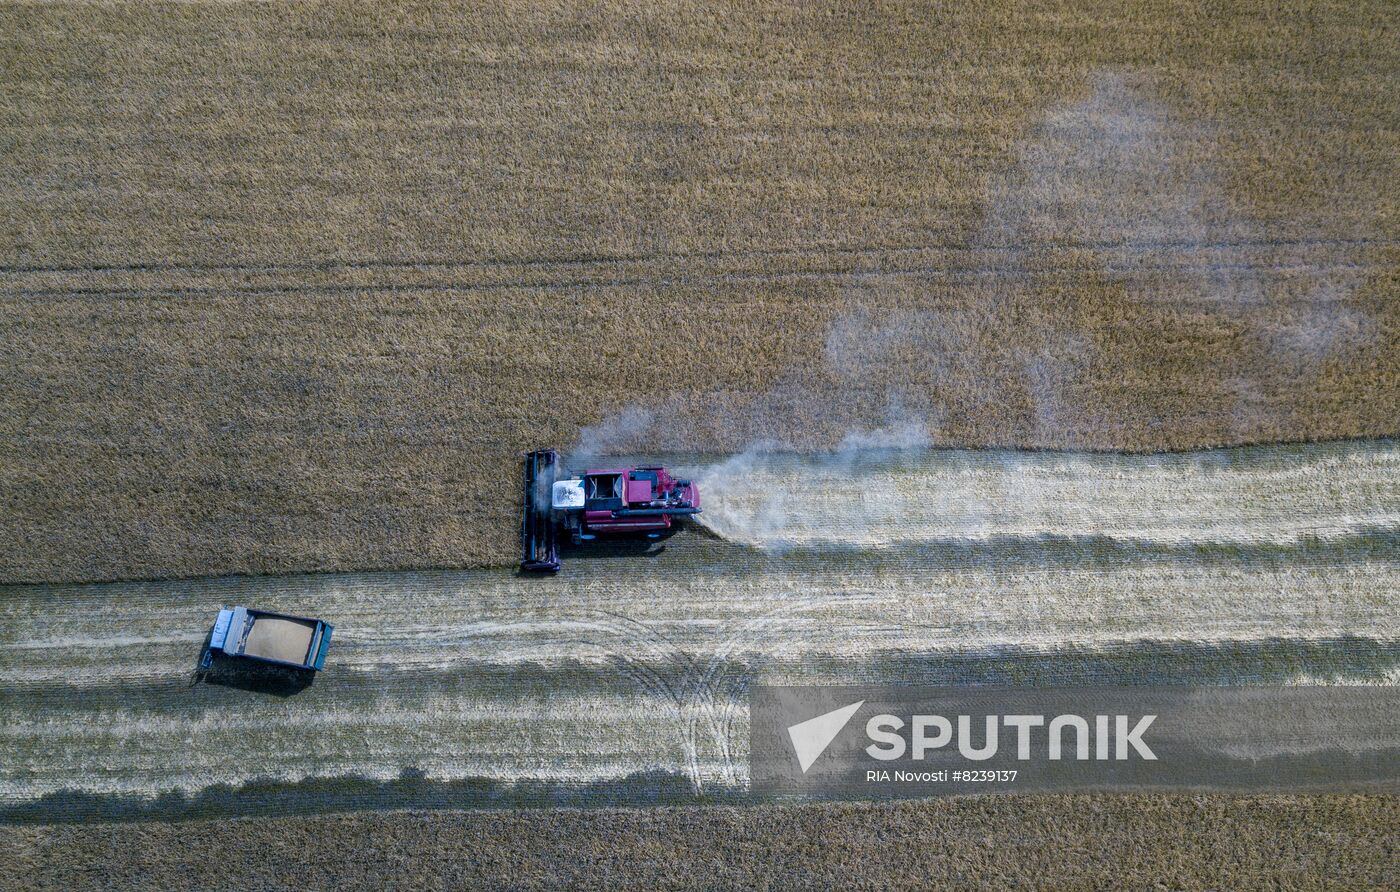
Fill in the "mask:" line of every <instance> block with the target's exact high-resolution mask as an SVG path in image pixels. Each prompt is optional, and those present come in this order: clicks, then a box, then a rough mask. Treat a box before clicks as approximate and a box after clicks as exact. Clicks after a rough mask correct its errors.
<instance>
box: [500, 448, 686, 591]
mask: <svg viewBox="0 0 1400 892" xmlns="http://www.w3.org/2000/svg"><path fill="white" fill-rule="evenodd" d="M699 513H700V490H699V489H698V488H697V487H696V485H695V484H694V483H692V482H691V481H689V480H678V479H676V478H675V477H672V476H671V475H670V474H668V473H666V469H665V468H659V467H637V468H604V469H596V470H588V471H584V472H582V473H581V474H577V475H571V474H568V473H566V472H563V471H561V469H560V467H559V453H558V452H556V451H555V450H553V449H539V450H536V451H534V452H527V453H525V518H524V520H523V521H522V522H521V525H520V550H521V557H520V569H522V570H532V571H537V572H544V573H553V572H555V571H556V570H558V569H559V537H560V535H561V534H564V535H568V536H569V540H570V542H571V543H572V544H574V545H579V544H581V543H584V542H589V541H592V540H596V539H599V538H601V537H608V538H618V537H647V538H653V539H656V538H660V537H661V536H663V535H665V534H666V533H667V532H668V531H670V530H671V529H672V525H673V524H674V522H675V520H676V518H678V517H683V516H686V515H690V514H699Z"/></svg>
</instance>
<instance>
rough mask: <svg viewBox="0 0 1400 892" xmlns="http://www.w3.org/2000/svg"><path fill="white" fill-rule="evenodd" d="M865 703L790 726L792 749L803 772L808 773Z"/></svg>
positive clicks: (789, 735)
mask: <svg viewBox="0 0 1400 892" xmlns="http://www.w3.org/2000/svg"><path fill="white" fill-rule="evenodd" d="M864 705H865V701H864V700H861V701H860V702H858V703H852V704H850V705H849V706H843V707H841V708H840V709H833V710H832V711H831V712H827V713H823V714H822V715H819V716H817V717H816V718H814V719H808V720H807V721H805V722H798V723H797V724H795V725H789V726H788V729H787V732H788V737H790V738H792V750H793V752H795V753H797V764H798V765H800V766H801V767H802V773H803V774H806V773H807V769H808V768H811V767H812V763H813V762H815V761H817V757H818V756H820V755H821V754H822V753H824V752H826V748H827V747H829V746H831V741H833V740H835V739H836V735H837V734H840V733H841V729H842V728H844V727H846V723H847V722H849V721H850V720H851V716H853V715H855V714H856V710H858V709H860V708H861V707H862V706H864Z"/></svg>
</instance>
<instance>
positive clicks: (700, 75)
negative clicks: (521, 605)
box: [0, 0, 1400, 582]
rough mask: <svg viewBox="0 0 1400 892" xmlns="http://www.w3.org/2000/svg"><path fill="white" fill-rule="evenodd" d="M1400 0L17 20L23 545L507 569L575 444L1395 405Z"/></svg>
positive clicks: (1281, 419)
mask: <svg viewBox="0 0 1400 892" xmlns="http://www.w3.org/2000/svg"><path fill="white" fill-rule="evenodd" d="M1396 16H1397V12H1396V7H1395V5H1394V4H1392V3H1388V2H1384V0H1374V2H1362V3H1346V2H1333V3H1323V4H1319V3H1289V4H1283V5H1269V6H1268V7H1267V8H1266V7H1264V6H1262V5H1259V6H1256V5H1255V4H1249V3H1246V4H1237V5H1229V6H1223V7H1222V6H1219V5H1214V4H1202V5H1197V4H1192V3H1173V2H1131V3H1093V2H1078V3H1061V2H1047V3H1032V4H991V5H988V4H985V3H972V2H956V3H949V4H938V5H936V6H931V5H925V4H919V3H909V4H904V3H895V4H878V5H870V6H853V5H850V4H840V3H815V4H802V5H801V6H800V7H794V6H791V5H788V4H744V5H743V6H723V5H720V6H711V5H708V4H689V3H673V2H666V3H660V4H650V5H647V6H645V7H637V6H630V5H618V6H608V5H602V6H594V5H587V4H577V5H575V4H569V3H546V4H533V3H512V4H507V5H505V6H503V7H495V6H482V7H474V6H470V5H456V4H448V5H436V6H433V7H431V8H428V7H419V6H407V5H398V4H375V5H373V6H369V7H367V6H364V5H357V4H330V5H320V4H317V5H304V4H299V3H287V4H277V5H267V4H238V3H234V4H223V3H186V4H174V5H165V4H143V3H138V4H103V3H97V4H81V5H75V4H64V3H59V4H42V5H32V4H5V5H3V6H0V34H3V35H4V37H3V38H2V39H0V40H2V41H3V42H0V79H3V80H0V85H3V89H0V138H2V139H3V140H4V145H5V149H4V151H3V152H0V326H3V329H4V337H3V338H0V419H3V423H0V456H3V459H0V475H3V476H0V480H3V491H4V494H5V499H6V502H5V510H4V511H3V512H0V579H3V580H5V581H10V582H43V581H58V580H70V581H77V580H106V579H120V578H149V577H168V576H200V575H205V574H209V573H216V574H217V573H264V572H296V571H305V570H348V569H374V568H383V567H422V566H447V567H467V566H484V565H492V564H501V563H507V562H509V560H510V557H511V554H512V551H513V548H512V535H513V533H512V531H513V529H514V526H515V519H516V518H515V513H516V501H517V494H516V493H515V492H514V491H513V487H511V486H510V485H508V483H509V482H510V481H513V480H514V479H515V476H516V473H517V472H516V467H517V464H516V463H517V461H518V453H519V452H520V451H521V450H523V449H526V448H534V447H537V446H540V445H556V446H559V447H561V448H573V447H578V448H588V449H597V450H613V451H615V450H622V451H633V452H637V451H650V452H726V451H735V452H737V451H741V450H743V449H746V448H748V447H750V446H751V445H752V444H754V443H755V442H760V441H772V442H776V443H778V444H780V445H783V446H787V447H789V448H829V447H833V446H836V445H839V444H840V443H841V442H842V441H843V440H844V439H846V438H847V437H850V436H852V435H853V434H854V435H856V436H857V437H860V436H867V435H869V433H870V432H871V431H879V430H882V429H885V428H888V427H890V426H896V427H900V428H905V427H910V426H913V427H917V428H918V429H920V430H922V431H924V432H925V439H926V441H927V442H928V443H931V444H934V445H952V446H969V447H987V446H996V447H1022V446H1042V447H1057V448H1087V449H1130V450H1149V451H1150V450H1159V449H1182V448H1192V447H1199V446H1214V445H1225V444H1235V443H1247V442H1259V441H1278V440H1318V439H1327V438H1339V437H1356V436H1368V435H1390V434H1395V433H1397V427H1396V419H1397V418H1400V349H1397V345H1400V315H1397V313H1400V310H1397V307H1400V302H1398V301H1397V300H1396V294H1397V268H1398V267H1397V263H1398V262H1400V251H1397V238H1400V212H1397V207H1398V206H1397V204H1396V190H1395V189H1394V188H1393V184H1394V183H1395V182H1397V181H1400V160H1397V159H1400V98H1398V97H1400V89H1396V86H1397V84H1396V79H1397V77H1400V65H1397V56H1400V50H1397V47H1396V43H1395V41H1394V40H1392V39H1390V38H1391V37H1393V34H1394V32H1395V29H1396V27H1397V20H1396ZM1205 21H1208V22H1209V25H1208V26H1204V25H1203V26H1200V27H1197V26H1195V25H1192V26H1190V27H1188V26H1187V25H1186V24H1185V23H1187V22H1205Z"/></svg>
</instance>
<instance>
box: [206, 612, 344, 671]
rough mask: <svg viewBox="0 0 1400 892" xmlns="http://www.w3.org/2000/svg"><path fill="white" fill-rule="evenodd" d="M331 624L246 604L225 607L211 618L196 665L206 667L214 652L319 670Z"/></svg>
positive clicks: (321, 665) (210, 661)
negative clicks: (209, 627) (206, 644)
mask: <svg viewBox="0 0 1400 892" xmlns="http://www.w3.org/2000/svg"><path fill="white" fill-rule="evenodd" d="M334 630H335V627H334V626H332V625H331V624H330V623H328V622H325V621H324V620H319V619H308V618H307V617H304V616H288V615H287V614H285V613H270V612H268V611H266V610H253V609H251V608H248V607H226V608H224V609H223V610H220V611H219V618H218V619H216V620H215V621H214V631H213V633H212V634H211V635H210V636H209V646H208V647H206V648H205V649H204V655H203V657H201V659H200V661H199V665H200V666H201V667H202V668H204V669H208V668H209V667H210V666H212V665H213V663H214V656H215V654H223V655H224V656H228V657H234V658H236V659H240V660H255V661H257V662H261V663H271V664H272V665H274V666H283V667H289V668H294V669H310V670H312V671H313V672H316V671H320V670H321V669H323V668H325V665H326V651H327V650H329V649H330V646H331V632H333V631H334Z"/></svg>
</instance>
